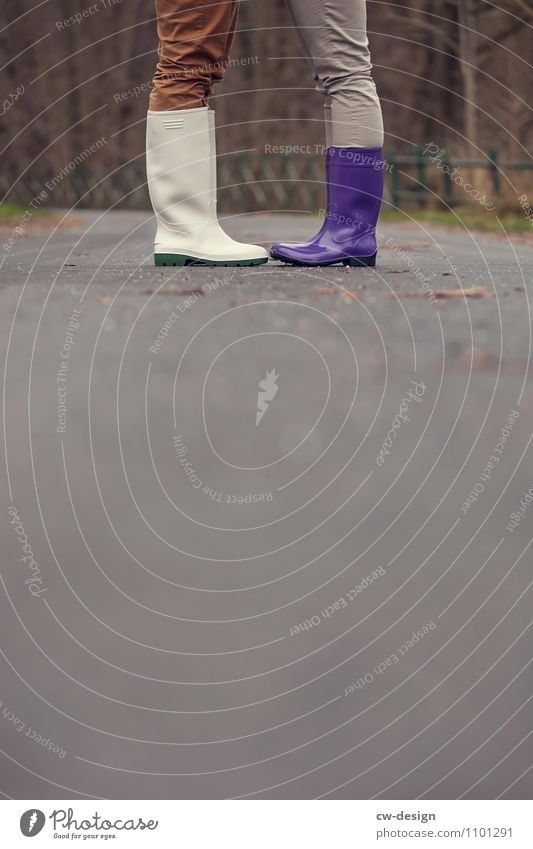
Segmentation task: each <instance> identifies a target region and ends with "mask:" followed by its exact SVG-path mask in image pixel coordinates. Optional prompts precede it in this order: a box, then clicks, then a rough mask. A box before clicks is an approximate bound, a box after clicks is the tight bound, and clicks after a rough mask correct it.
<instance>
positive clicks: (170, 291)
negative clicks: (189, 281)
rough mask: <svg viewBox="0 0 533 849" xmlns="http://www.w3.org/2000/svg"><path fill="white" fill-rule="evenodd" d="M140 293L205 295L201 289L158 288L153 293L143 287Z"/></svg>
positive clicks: (186, 295)
mask: <svg viewBox="0 0 533 849" xmlns="http://www.w3.org/2000/svg"><path fill="white" fill-rule="evenodd" d="M141 294H142V295H153V294H156V295H177V296H178V297H179V296H181V297H188V296H190V295H205V292H204V291H203V289H158V290H157V292H155V293H154V290H153V289H143V291H142V292H141Z"/></svg>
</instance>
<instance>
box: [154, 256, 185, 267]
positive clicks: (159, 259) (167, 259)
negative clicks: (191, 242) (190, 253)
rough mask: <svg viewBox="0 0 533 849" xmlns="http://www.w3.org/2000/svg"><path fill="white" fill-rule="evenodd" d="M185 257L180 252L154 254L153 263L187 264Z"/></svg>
mask: <svg viewBox="0 0 533 849" xmlns="http://www.w3.org/2000/svg"><path fill="white" fill-rule="evenodd" d="M187 259H188V258H187V257H186V256H182V255H181V254H154V265H174V266H175V265H187Z"/></svg>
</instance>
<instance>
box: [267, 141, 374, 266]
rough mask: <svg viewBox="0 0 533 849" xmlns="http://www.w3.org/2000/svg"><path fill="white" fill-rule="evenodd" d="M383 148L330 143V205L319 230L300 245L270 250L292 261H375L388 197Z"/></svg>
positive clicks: (356, 263)
mask: <svg viewBox="0 0 533 849" xmlns="http://www.w3.org/2000/svg"><path fill="white" fill-rule="evenodd" d="M383 167H384V161H383V150H382V149H381V148H355V147H329V148H328V150H327V153H326V180H327V208H326V216H325V219H324V223H323V224H322V227H321V229H320V231H319V232H318V233H317V234H316V236H315V237H314V238H313V239H311V240H310V241H309V242H305V243H304V244H301V245H291V244H286V243H281V242H280V243H276V244H275V245H273V246H272V251H271V256H272V258H273V259H280V260H281V261H282V262H288V263H292V265H335V264H336V263H339V262H342V263H343V264H344V265H352V266H374V265H375V264H376V256H377V244H376V224H377V220H378V216H379V210H380V208H381V200H382V197H383Z"/></svg>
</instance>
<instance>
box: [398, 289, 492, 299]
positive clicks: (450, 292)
mask: <svg viewBox="0 0 533 849" xmlns="http://www.w3.org/2000/svg"><path fill="white" fill-rule="evenodd" d="M490 295H491V293H490V292H488V291H487V289H485V288H483V286H471V287H470V288H469V289H434V290H433V291H432V292H429V291H427V292H424V291H422V290H420V291H419V292H413V291H410V290H406V291H398V292H385V293H384V294H383V295H382V297H383V298H406V299H408V298H425V299H426V300H427V299H428V298H431V297H434V298H440V299H446V298H489V297H490Z"/></svg>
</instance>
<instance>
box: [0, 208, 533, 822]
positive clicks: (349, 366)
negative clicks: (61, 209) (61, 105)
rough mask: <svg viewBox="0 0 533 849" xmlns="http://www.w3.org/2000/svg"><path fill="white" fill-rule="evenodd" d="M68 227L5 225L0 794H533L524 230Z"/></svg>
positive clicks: (128, 217) (532, 402) (532, 396)
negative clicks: (187, 244)
mask: <svg viewBox="0 0 533 849" xmlns="http://www.w3.org/2000/svg"><path fill="white" fill-rule="evenodd" d="M64 224H65V222H63V224H62V226H60V227H56V228H53V229H47V228H45V227H38V226H37V225H36V223H35V222H30V223H28V225H27V226H23V227H22V232H21V233H20V234H18V235H17V234H15V237H13V233H10V232H9V230H6V229H5V228H4V232H3V233H2V234H0V235H1V237H2V239H3V242H2V245H3V248H2V251H3V262H2V267H1V271H0V274H1V278H2V282H1V288H0V297H1V310H0V325H1V334H0V338H1V343H2V363H3V366H4V368H3V391H4V405H3V424H4V440H3V442H2V451H1V454H2V460H1V465H2V469H1V474H2V499H3V504H2V511H1V516H2V520H1V535H2V560H1V586H0V592H1V597H2V615H1V617H0V632H1V633H0V645H1V649H2V656H1V657H0V667H1V678H0V680H1V682H2V683H1V692H0V699H1V706H0V707H1V711H0V720H1V721H0V738H1V740H0V744H1V749H2V756H1V757H2V769H1V781H0V791H1V792H2V793H3V794H4V795H5V796H7V797H14V798H25V799H32V798H41V799H48V798H49V799H58V798H66V797H68V798H91V797H96V798H117V799H128V798H163V799H166V798H170V799H172V798H177V799H180V798H185V799H187V798H227V797H249V798H314V797H326V798H361V799H366V798H374V797H376V798H389V799H403V798H408V799H432V798H433V799H437V798H458V797H461V798H469V799H477V798H480V799H486V798H496V797H502V798H507V799H512V798H531V788H532V782H533V773H532V772H531V771H530V770H531V764H532V748H533V747H532V742H531V741H532V739H533V738H532V737H531V736H530V735H531V725H532V723H531V716H532V710H531V701H530V699H531V696H532V673H531V666H530V665H529V664H530V663H531V654H532V653H531V647H532V637H531V618H532V617H531V611H532V603H531V602H532V593H531V581H532V569H531V566H532V562H533V553H532V552H533V547H532V545H531V543H532V526H533V464H532V456H533V451H532V448H531V440H532V422H533V415H532V413H533V393H532V387H531V379H530V367H531V297H532V294H533V288H532V269H533V246H532V242H531V238H530V237H525V236H522V237H520V238H517V239H515V240H511V239H509V238H508V237H507V235H506V234H505V233H504V232H503V230H502V232H501V234H500V233H497V234H492V235H481V234H479V233H471V232H468V231H467V230H465V229H457V230H446V229H443V228H441V229H439V228H437V227H434V228H429V227H423V226H421V225H418V224H416V223H413V222H409V221H408V220H406V222H405V223H404V224H400V225H393V224H387V225H383V226H382V228H381V231H380V243H381V250H380V255H379V262H378V267H377V268H376V269H375V270H373V269H350V270H345V269H343V268H335V269H325V270H313V269H293V268H288V267H285V266H281V265H280V264H278V263H270V264H269V265H268V267H267V266H263V267H261V268H257V269H229V268H228V269H196V268H193V269H191V268H188V269H170V268H167V269H165V268H154V267H153V266H152V264H151V262H152V259H151V238H152V229H153V227H152V222H151V217H150V215H149V214H148V213H128V212H115V213H105V212H104V213H94V212H76V213H75V220H74V221H73V220H72V218H70V219H69V220H68V221H67V222H66V224H68V225H69V226H64ZM314 226H315V222H314V221H313V220H311V219H310V218H308V217H306V216H290V215H287V216H270V217H269V216H247V217H245V218H241V219H234V220H232V221H229V222H228V223H227V228H228V230H230V231H231V232H232V234H234V235H236V236H238V237H239V238H241V239H242V240H247V239H250V240H257V241H259V242H261V243H264V244H266V245H268V244H270V243H271V242H272V241H274V240H275V239H277V238H280V237H282V238H285V239H287V240H295V241H296V240H297V239H298V238H299V237H300V236H304V235H310V234H311V233H312V232H313V230H314ZM500 825H501V823H500Z"/></svg>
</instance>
